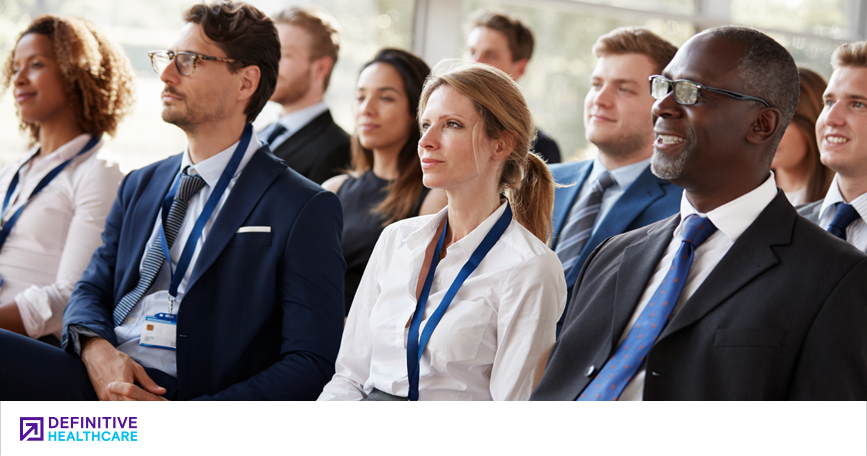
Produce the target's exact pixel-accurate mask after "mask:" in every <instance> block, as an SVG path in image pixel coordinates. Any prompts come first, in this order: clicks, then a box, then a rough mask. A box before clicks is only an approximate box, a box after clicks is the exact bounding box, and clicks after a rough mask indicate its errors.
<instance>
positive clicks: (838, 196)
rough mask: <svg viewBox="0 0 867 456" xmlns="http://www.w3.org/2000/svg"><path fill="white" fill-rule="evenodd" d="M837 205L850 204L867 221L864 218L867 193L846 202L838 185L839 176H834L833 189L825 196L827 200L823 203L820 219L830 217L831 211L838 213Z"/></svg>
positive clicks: (829, 189) (866, 211)
mask: <svg viewBox="0 0 867 456" xmlns="http://www.w3.org/2000/svg"><path fill="white" fill-rule="evenodd" d="M837 203H849V204H851V205H852V207H854V208H855V210H856V211H857V212H858V216H860V217H861V218H862V219H865V220H867V218H865V217H864V216H865V215H867V193H864V194H862V195H859V196H858V197H857V198H855V199H853V200H852V201H846V199H845V198H843V194H842V193H840V187H839V186H838V185H837V175H836V174H835V175H834V180H832V181H831V187H829V188H828V193H827V194H826V195H825V200H824V201H823V202H822V209H821V211H820V212H819V219H820V220H822V219H824V218H825V217H830V216H831V215H832V214H831V210H834V213H836V210H837Z"/></svg>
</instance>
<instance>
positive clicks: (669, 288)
mask: <svg viewBox="0 0 867 456" xmlns="http://www.w3.org/2000/svg"><path fill="white" fill-rule="evenodd" d="M715 231H716V226H714V224H713V223H711V221H710V220H708V219H706V218H704V217H699V216H697V215H695V214H693V215H690V216H688V217H687V218H686V220H685V222H684V228H683V239H682V240H681V242H680V248H679V249H678V250H677V253H676V254H675V256H674V261H672V262H671V268H669V270H668V273H667V274H665V277H664V278H663V279H662V283H661V284H660V285H659V287H658V288H657V289H656V291H654V292H653V297H651V298H650V302H648V303H647V306H645V307H644V310H642V311H641V314H640V315H639V316H638V320H636V321H635V326H633V327H632V329H630V330H629V334H627V335H626V339H624V340H623V342H622V343H621V344H620V346H619V347H617V350H616V351H615V352H614V354H613V355H611V359H609V360H608V362H607V363H605V365H604V366H602V369H600V370H599V374H598V375H596V378H595V379H593V381H592V382H590V384H589V385H587V387H586V388H584V391H582V392H581V395H580V396H578V400H579V401H616V400H617V398H618V397H620V393H622V392H623V389H624V388H626V385H627V384H628V383H629V381H630V380H632V377H633V376H634V375H635V373H636V372H638V368H639V367H640V366H641V363H642V362H643V361H644V357H645V356H647V354H648V353H650V349H651V347H653V344H654V342H656V338H657V337H659V335H660V334H662V330H663V329H664V328H665V325H666V323H668V319H669V317H670V316H671V311H672V310H674V307H675V306H676V305H677V300H678V298H680V292H681V291H683V285H684V283H685V282H686V279H687V277H688V276H689V268H690V266H692V259H693V257H694V256H695V249H697V248H698V247H699V246H700V245H701V244H702V243H703V242H704V241H706V240H707V238H709V237H710V236H711V235H712V234H713V233H714V232H715Z"/></svg>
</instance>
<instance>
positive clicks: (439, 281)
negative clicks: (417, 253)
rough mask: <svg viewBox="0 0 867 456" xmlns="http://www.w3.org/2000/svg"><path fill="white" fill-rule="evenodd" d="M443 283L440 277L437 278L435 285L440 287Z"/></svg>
mask: <svg viewBox="0 0 867 456" xmlns="http://www.w3.org/2000/svg"><path fill="white" fill-rule="evenodd" d="M441 282H442V280H440V278H439V277H437V278H436V279H434V283H435V284H437V285H439V284H440V283H441Z"/></svg>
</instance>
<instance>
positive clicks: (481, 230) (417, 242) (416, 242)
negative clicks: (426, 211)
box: [406, 202, 508, 258]
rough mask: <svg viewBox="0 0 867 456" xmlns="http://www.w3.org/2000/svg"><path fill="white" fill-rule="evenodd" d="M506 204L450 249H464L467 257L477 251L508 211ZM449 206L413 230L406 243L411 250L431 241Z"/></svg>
mask: <svg viewBox="0 0 867 456" xmlns="http://www.w3.org/2000/svg"><path fill="white" fill-rule="evenodd" d="M506 204H508V203H507V202H504V203H503V204H501V205H500V207H498V208H497V210H495V211H494V213H493V214H491V215H489V216H488V218H486V219H485V221H483V222H482V223H480V224H479V226H477V227H476V229H474V230H473V231H470V234H468V235H466V236H464V237H463V239H461V240H459V241H457V242H455V243H454V244H452V245H451V246H449V250H451V249H460V250H461V251H463V253H464V255H466V257H467V258H469V257H470V256H472V254H473V252H475V251H476V248H477V247H478V246H479V244H481V243H482V240H484V239H485V236H486V235H487V234H488V232H489V231H491V228H493V227H494V225H495V224H496V223H497V220H499V219H500V216H502V215H503V212H506ZM448 209H449V207H448V206H446V207H444V208H442V209H441V210H440V211H439V212H437V214H436V215H435V216H433V217H432V218H431V219H430V220H429V221H428V222H427V223H426V224H424V226H422V227H421V228H419V229H417V230H415V231H413V232H412V233H410V234H409V236H407V238H406V245H407V247H409V249H410V251H413V250H415V249H417V248H418V247H420V246H426V245H427V243H429V242H430V241H431V239H432V238H433V235H434V233H436V230H437V227H439V225H440V223H442V221H443V218H445V217H446V214H447V213H448Z"/></svg>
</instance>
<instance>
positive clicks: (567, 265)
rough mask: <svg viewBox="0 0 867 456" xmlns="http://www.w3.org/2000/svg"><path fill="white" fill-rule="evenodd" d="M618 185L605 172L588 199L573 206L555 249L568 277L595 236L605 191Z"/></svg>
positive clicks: (609, 174) (594, 183) (594, 185)
mask: <svg viewBox="0 0 867 456" xmlns="http://www.w3.org/2000/svg"><path fill="white" fill-rule="evenodd" d="M616 184H617V181H615V180H614V178H613V177H612V176H611V173H609V172H608V171H605V172H603V173H602V174H600V175H599V177H597V178H596V180H595V181H594V182H593V190H592V191H591V192H590V194H589V195H587V198H585V199H584V200H582V201H579V202H578V203H577V204H575V205H574V206H572V211H571V212H570V213H569V221H568V222H567V224H566V227H565V228H563V231H562V232H561V233H560V241H559V242H558V243H557V248H556V249H554V251H555V252H556V253H557V256H558V257H559V258H560V262H561V263H563V271H564V272H565V273H566V275H567V276H568V275H569V271H570V270H571V269H572V267H574V266H575V262H577V261H578V257H579V256H580V255H581V252H582V251H583V250H584V245H585V244H587V240H588V239H590V235H591V234H593V225H594V224H595V223H596V216H597V215H599V208H600V206H602V196H603V195H604V194H605V190H607V189H608V188H609V187H611V186H612V185H616Z"/></svg>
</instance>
